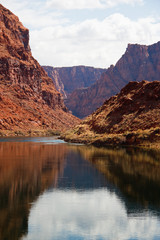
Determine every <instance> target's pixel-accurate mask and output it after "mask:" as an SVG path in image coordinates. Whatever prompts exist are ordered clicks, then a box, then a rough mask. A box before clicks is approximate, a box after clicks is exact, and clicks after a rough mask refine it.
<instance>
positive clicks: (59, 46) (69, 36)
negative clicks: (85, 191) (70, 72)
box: [1, 0, 160, 68]
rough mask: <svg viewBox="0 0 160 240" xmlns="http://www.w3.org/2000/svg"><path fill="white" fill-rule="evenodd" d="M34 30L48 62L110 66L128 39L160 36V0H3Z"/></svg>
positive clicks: (39, 54) (35, 49) (36, 47)
mask: <svg viewBox="0 0 160 240" xmlns="http://www.w3.org/2000/svg"><path fill="white" fill-rule="evenodd" d="M1 4H3V5H4V6H5V7H7V8H9V9H10V10H11V11H12V12H13V13H15V14H16V15H17V16H18V17H19V18H20V21H21V22H22V23H23V25H24V26H26V27H27V28H29V30H30V46H31V49H32V53H33V56H34V57H35V58H36V59H37V60H38V61H39V63H40V64H42V65H51V66H55V67H56V66H73V65H88V66H95V67H103V68H105V67H108V66H109V65H111V64H115V63H116V62H117V60H118V59H119V58H120V57H121V56H122V54H123V53H124V52H125V49H126V47H127V45H128V43H139V44H146V45H150V44H153V43H155V42H158V41H160V14H159V9H160V1H159V0H152V1H151V0H81V1H79V0H32V1H29V0H24V1H22V0H7V1H6V0H1Z"/></svg>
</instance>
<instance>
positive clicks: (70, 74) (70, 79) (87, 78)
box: [43, 66, 105, 98]
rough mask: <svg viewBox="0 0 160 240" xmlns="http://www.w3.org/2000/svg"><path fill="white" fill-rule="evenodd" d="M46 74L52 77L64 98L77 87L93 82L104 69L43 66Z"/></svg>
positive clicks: (89, 84)
mask: <svg viewBox="0 0 160 240" xmlns="http://www.w3.org/2000/svg"><path fill="white" fill-rule="evenodd" d="M43 68H44V70H45V71H46V72H47V73H48V76H49V77H51V78H52V80H53V82H54V84H55V86H56V89H57V90H58V91H59V92H61V93H62V94H63V96H64V97H65V98H67V96H68V95H69V94H70V93H72V92H73V91H74V90H75V89H77V88H86V87H89V86H91V85H92V84H93V83H95V82H96V81H97V80H98V79H99V78H100V76H101V74H102V73H103V72H104V71H105V69H101V68H93V67H86V66H74V67H59V68H53V67H50V66H43Z"/></svg>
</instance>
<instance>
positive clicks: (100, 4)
mask: <svg viewBox="0 0 160 240" xmlns="http://www.w3.org/2000/svg"><path fill="white" fill-rule="evenodd" d="M142 3H143V0H87V1H86V0H81V1H79V0H68V1H67V2H66V0H61V1H59V0H47V6H48V7H53V8H56V9H70V10H71V9H94V8H96V9H97V8H111V7H115V6H117V5H119V4H130V5H134V4H142Z"/></svg>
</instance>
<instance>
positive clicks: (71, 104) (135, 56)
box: [66, 42, 160, 118]
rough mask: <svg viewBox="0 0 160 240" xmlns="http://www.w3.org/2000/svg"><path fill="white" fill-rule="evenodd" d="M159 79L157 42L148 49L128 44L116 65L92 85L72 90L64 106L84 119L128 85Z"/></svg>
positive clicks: (158, 44) (159, 51)
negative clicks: (134, 82) (132, 82)
mask: <svg viewBox="0 0 160 240" xmlns="http://www.w3.org/2000/svg"><path fill="white" fill-rule="evenodd" d="M159 79H160V42H158V43H156V44H153V45H150V46H145V45H138V44H129V45H128V47H127V49H126V52H125V54H124V55H123V56H122V57H121V59H120V60H119V61H118V62H117V64H116V65H115V66H113V65H112V66H110V68H108V69H107V71H106V72H105V73H103V74H102V75H101V78H100V79H99V80H98V81H96V82H95V83H94V84H93V85H92V86H90V87H88V88H86V89H79V90H75V91H74V92H73V93H72V94H71V95H70V96H69V97H68V99H67V100H66V106H67V107H68V108H69V109H70V110H71V111H72V112H73V114H75V115H76V116H78V117H80V118H83V117H85V116H87V115H89V114H91V113H92V112H93V111H94V110H96V108H98V107H100V106H101V105H102V104H103V102H104V101H105V100H106V99H107V98H109V97H111V96H113V95H114V94H117V93H118V92H119V91H120V90H121V89H122V87H124V86H125V85H126V84H127V83H128V82H130V81H142V80H147V81H154V80H159Z"/></svg>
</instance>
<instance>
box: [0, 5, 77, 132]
mask: <svg viewBox="0 0 160 240" xmlns="http://www.w3.org/2000/svg"><path fill="white" fill-rule="evenodd" d="M0 32H1V34H0V109H1V111H0V129H3V130H18V129H21V130H25V129H26V130H27V129H47V128H48V129H49V128H52V129H54V130H63V129H66V128H68V127H70V126H73V125H74V124H75V123H77V122H78V119H76V118H75V117H73V116H72V115H71V114H69V113H68V111H67V109H66V107H65V105H64V103H63V100H62V97H61V94H60V93H59V92H58V91H57V90H56V89H55V86H54V84H53V81H52V79H51V78H49V77H48V76H47V74H46V72H45V71H44V70H43V68H42V67H41V66H40V65H39V63H38V62H37V61H36V60H35V59H34V58H33V56H32V54H31V50H30V47H29V31H28V29H26V28H25V27H24V26H23V25H22V23H21V22H20V21H19V19H18V17H16V16H15V15H14V14H13V13H12V12H10V11H9V10H8V9H6V8H4V7H3V6H2V5H0Z"/></svg>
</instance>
